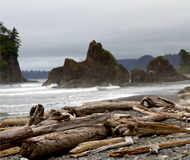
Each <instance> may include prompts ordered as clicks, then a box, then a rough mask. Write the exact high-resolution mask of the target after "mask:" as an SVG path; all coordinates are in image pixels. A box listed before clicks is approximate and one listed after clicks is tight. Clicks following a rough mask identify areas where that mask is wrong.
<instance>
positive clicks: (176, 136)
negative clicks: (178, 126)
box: [166, 133, 190, 139]
mask: <svg viewBox="0 0 190 160" xmlns="http://www.w3.org/2000/svg"><path fill="white" fill-rule="evenodd" d="M184 137H190V134H187V133H172V134H171V135H167V136H166V138H167V139H169V138H184Z"/></svg>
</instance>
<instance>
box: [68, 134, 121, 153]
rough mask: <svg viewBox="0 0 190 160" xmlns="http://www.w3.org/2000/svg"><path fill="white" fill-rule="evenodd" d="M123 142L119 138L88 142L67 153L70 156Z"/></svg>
mask: <svg viewBox="0 0 190 160" xmlns="http://www.w3.org/2000/svg"><path fill="white" fill-rule="evenodd" d="M124 141H125V140H124V139H123V138H121V137H117V138H110V139H105V140H99V141H90V142H84V143H80V144H78V145H77V146H76V147H75V148H73V149H72V150H70V151H69V153H71V154H76V153H81V152H84V151H88V150H92V149H96V148H100V147H102V146H105V145H111V144H115V143H120V142H124Z"/></svg>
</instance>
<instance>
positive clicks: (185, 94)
mask: <svg viewBox="0 0 190 160" xmlns="http://www.w3.org/2000/svg"><path fill="white" fill-rule="evenodd" d="M189 96H190V92H187V93H183V94H178V99H183V98H186V97H189Z"/></svg>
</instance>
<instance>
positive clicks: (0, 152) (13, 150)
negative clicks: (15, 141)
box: [0, 147, 20, 158]
mask: <svg viewBox="0 0 190 160" xmlns="http://www.w3.org/2000/svg"><path fill="white" fill-rule="evenodd" d="M19 152H20V147H13V148H9V149H6V150H0V158H2V157H7V156H10V155H14V154H18V153H19Z"/></svg>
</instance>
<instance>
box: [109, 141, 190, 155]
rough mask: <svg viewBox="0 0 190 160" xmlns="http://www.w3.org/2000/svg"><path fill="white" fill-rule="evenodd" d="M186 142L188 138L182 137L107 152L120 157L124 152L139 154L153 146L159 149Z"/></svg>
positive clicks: (181, 144)
mask: <svg viewBox="0 0 190 160" xmlns="http://www.w3.org/2000/svg"><path fill="white" fill-rule="evenodd" d="M188 143H190V138H189V139H184V140H177V141H171V142H164V143H158V144H152V145H146V146H140V147H135V148H129V149H122V150H120V151H115V152H111V153H110V154H109V156H110V157H122V156H124V155H126V154H128V155H133V154H139V153H146V152H149V151H150V149H151V148H153V147H154V148H157V149H158V150H160V149H165V148H171V147H177V146H183V145H185V144H188Z"/></svg>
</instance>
